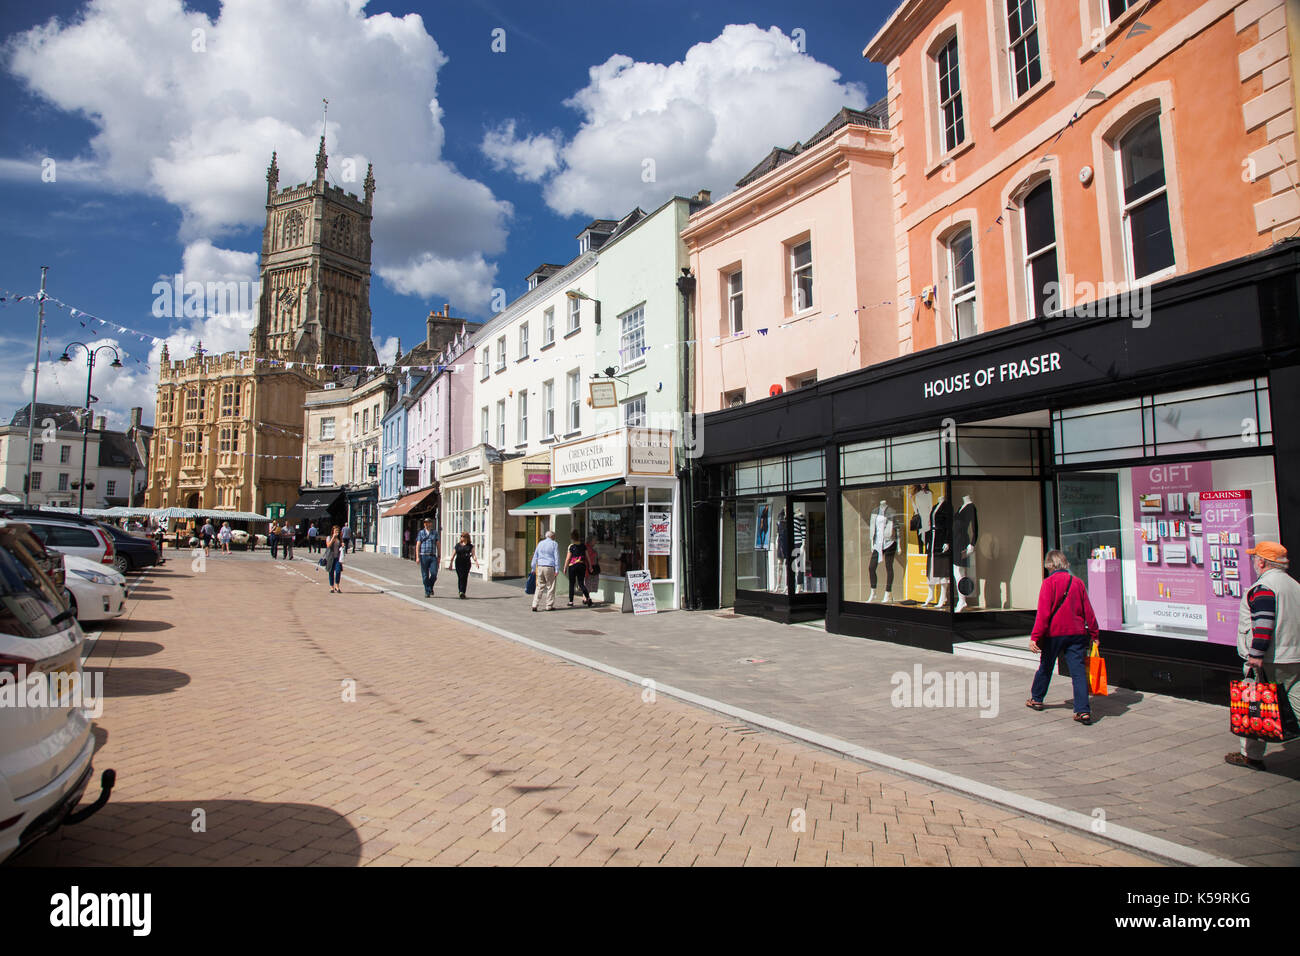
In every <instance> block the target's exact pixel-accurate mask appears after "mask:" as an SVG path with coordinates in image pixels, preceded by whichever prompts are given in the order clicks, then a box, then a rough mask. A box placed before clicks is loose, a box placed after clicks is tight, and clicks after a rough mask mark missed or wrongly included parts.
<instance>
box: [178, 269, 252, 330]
mask: <svg viewBox="0 0 1300 956" xmlns="http://www.w3.org/2000/svg"><path fill="white" fill-rule="evenodd" d="M260 292H261V282H259V281H258V280H256V279H238V280H235V279H231V280H228V281H225V282H206V283H205V282H199V281H197V280H194V279H191V280H188V281H187V280H186V278H185V273H183V272H178V273H176V274H175V275H174V276H172V277H171V278H170V279H159V280H158V281H157V282H155V283H154V284H153V289H152V294H153V296H154V300H153V316H154V318H156V319H203V318H214V317H216V316H220V315H236V314H243V315H247V314H250V313H251V312H252V311H253V309H254V307H255V306H256V304H257V297H258V295H259V294H260Z"/></svg>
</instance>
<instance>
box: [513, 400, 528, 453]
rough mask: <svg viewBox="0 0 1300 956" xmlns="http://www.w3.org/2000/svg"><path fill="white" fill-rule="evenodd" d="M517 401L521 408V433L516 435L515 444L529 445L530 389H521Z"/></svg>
mask: <svg viewBox="0 0 1300 956" xmlns="http://www.w3.org/2000/svg"><path fill="white" fill-rule="evenodd" d="M517 400H518V406H519V409H518V411H519V432H518V434H517V435H515V443H516V444H518V445H526V444H527V443H528V389H526V388H521V389H520V390H519V395H518V396H517Z"/></svg>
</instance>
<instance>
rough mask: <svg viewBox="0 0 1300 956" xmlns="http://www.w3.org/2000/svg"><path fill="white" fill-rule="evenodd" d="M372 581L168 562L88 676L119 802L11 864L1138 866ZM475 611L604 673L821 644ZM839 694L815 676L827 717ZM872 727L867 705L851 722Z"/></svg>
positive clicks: (750, 678)
mask: <svg viewBox="0 0 1300 956" xmlns="http://www.w3.org/2000/svg"><path fill="white" fill-rule="evenodd" d="M363 565H365V566H366V567H368V568H369V569H370V570H372V571H373V572H374V573H376V574H384V576H386V577H389V579H390V580H395V581H396V580H400V579H401V578H403V577H409V576H410V575H411V574H412V573H413V572H414V568H413V567H412V566H411V565H409V564H406V563H404V562H401V561H398V560H397V559H393V558H384V557H378V556H373V555H366V556H356V557H355V558H354V559H353V561H352V562H351V563H350V564H349V570H348V572H347V574H346V575H345V579H344V586H345V589H346V593H344V594H343V595H338V596H335V595H330V594H329V593H328V592H327V589H326V586H325V583H324V574H323V572H321V571H319V570H318V569H317V568H316V567H315V566H314V562H312V561H310V560H303V559H301V558H300V559H299V560H296V561H294V562H291V563H286V562H272V561H271V560H270V559H269V557H268V556H266V555H264V554H260V555H236V556H234V557H229V558H221V557H213V558H211V559H209V561H208V563H207V570H206V571H204V572H202V573H198V572H196V571H194V570H193V569H192V568H191V567H190V565H189V562H188V561H187V560H185V559H184V558H183V557H182V558H180V559H173V560H171V561H169V562H168V564H167V565H166V566H165V568H163V569H161V570H156V571H154V572H151V573H150V575H149V576H148V577H147V578H146V579H145V581H144V582H143V583H142V585H141V586H140V587H139V588H138V589H137V590H136V592H135V594H134V595H133V598H132V601H131V607H130V610H129V617H128V618H126V619H123V620H121V621H118V622H116V623H115V624H114V625H112V626H110V627H109V628H108V629H106V630H105V632H104V634H103V635H102V637H101V638H100V639H99V640H98V642H97V643H96V645H95V647H94V651H93V654H92V655H91V656H90V658H89V660H88V666H89V667H91V668H93V669H102V670H103V671H104V672H105V675H106V678H105V683H106V695H107V700H106V702H105V708H104V714H103V716H102V718H101V719H100V720H99V721H98V725H99V730H98V734H99V738H100V750H99V755H98V756H97V758H96V765H97V768H99V769H101V770H102V769H104V768H107V767H113V768H115V769H116V770H117V773H118V787H117V789H116V791H115V792H114V796H113V800H112V802H111V803H110V804H109V806H108V807H107V808H106V809H105V810H104V811H102V812H101V813H99V814H98V815H97V816H95V817H93V818H91V819H90V820H89V821H88V822H86V823H84V824H81V825H79V826H77V827H71V828H67V829H65V830H64V831H63V832H62V835H61V836H58V837H55V838H53V839H51V840H49V841H47V842H46V843H44V844H43V845H40V846H38V847H37V848H36V849H35V850H34V851H33V852H32V853H30V854H29V855H28V856H26V857H25V858H24V861H23V862H24V864H25V865H40V864H44V865H50V864H80V865H86V864H92V865H93V864H123V865H149V864H164V865H172V864H175V865H192V864H225V865H238V864H253V863H273V864H304V863H310V864H325V865H357V864H367V865H369V864H376V865H394V866H395V865H407V864H425V863H435V864H469V865H480V864H481V865H512V864H519V863H523V864H527V865H551V864H579V865H583V864H594V865H603V864H610V865H639V864H656V863H663V864H680V865H692V864H694V865H707V864H713V865H741V864H744V865H771V864H808V865H828V864H830V865H834V864H861V865H907V866H912V865H1032V866H1037V865H1057V864H1064V865H1071V864H1101V865H1106V864H1137V865H1142V864H1147V863H1150V862H1152V861H1151V860H1149V859H1148V858H1146V857H1143V856H1139V855H1137V854H1134V853H1131V852H1128V851H1126V850H1123V849H1118V848H1116V847H1115V845H1114V844H1113V843H1110V842H1107V841H1103V840H1099V839H1095V838H1093V837H1092V836H1089V835H1087V834H1085V833H1081V832H1078V831H1074V830H1069V829H1067V828H1062V827H1058V826H1054V825H1050V824H1046V823H1043V822H1040V821H1039V820H1036V819H1031V818H1026V817H1024V816H1023V815H1021V814H1019V813H1017V812H1016V811H1014V810H1011V809H1007V808H1005V807H998V806H994V805H991V804H988V803H984V802H981V801H977V800H975V799H972V798H970V797H967V796H963V795H960V794H955V793H952V792H950V791H947V790H944V789H941V788H939V787H936V786H934V785H932V784H929V783H925V782H921V781H917V780H914V779H908V778H905V777H901V776H897V775H895V774H892V773H889V772H886V771H883V770H880V769H876V768H874V767H870V766H867V765H865V764H863V763H860V762H857V761H854V760H850V759H847V758H845V757H842V756H838V755H834V754H829V753H827V752H826V751H824V750H821V749H817V748H815V747H812V746H809V745H807V744H804V743H801V742H798V741H793V740H790V739H787V738H785V737H780V736H776V735H774V734H771V733H768V732H766V731H761V730H756V729H754V728H753V727H751V726H747V725H745V724H743V723H739V722H737V721H736V720H734V719H730V718H727V717H724V716H721V715H719V714H717V713H716V712H711V711H709V710H705V709H701V708H698V707H695V706H691V705H689V704H686V703H682V702H680V701H677V700H674V699H672V698H670V697H669V696H667V695H665V694H662V693H660V694H652V693H650V692H649V689H648V688H646V687H643V686H641V685H640V684H637V683H630V682H628V681H625V680H619V679H617V678H615V677H611V676H608V675H606V674H602V673H597V672H595V671H593V670H591V669H589V668H585V667H580V666H576V665H574V664H572V663H570V662H566V661H564V660H562V659H560V658H558V657H556V656H554V655H551V654H547V653H544V652H542V651H539V650H536V649H533V648H530V647H527V646H523V645H521V644H520V643H518V642H515V641H511V640H508V639H506V638H505V637H503V636H499V635H497V634H494V633H491V632H489V631H487V630H484V629H483V628H480V627H476V626H473V625H471V624H468V623H464V622H461V621H458V620H455V619H452V618H450V617H448V616H446V615H445V614H440V613H436V612H433V611H430V610H429V609H428V608H427V607H421V606H419V605H420V604H421V603H422V601H410V600H402V599H398V598H395V597H393V596H392V595H391V594H385V593H381V592H379V591H377V590H374V589H372V588H368V587H360V586H358V581H360V580H363V579H364V576H363V575H361V574H359V573H357V570H359V569H360V568H361V566H363ZM370 580H372V581H375V583H378V581H377V579H370ZM411 580H414V579H413V578H412V579H411ZM444 583H445V582H444ZM391 589H392V590H394V591H399V592H400V591H405V592H406V593H408V594H414V595H418V594H419V593H420V592H419V589H418V587H416V588H412V587H411V586H410V583H409V582H405V583H401V584H400V585H399V586H397V587H393V588H391ZM473 590H474V592H475V593H474V595H473V599H472V600H469V601H454V600H448V599H447V598H446V597H445V596H441V595H440V596H439V597H436V598H435V599H434V603H436V604H440V605H444V606H447V607H451V608H453V609H454V610H456V611H458V612H463V613H470V614H481V615H482V616H484V617H494V618H500V619H505V618H507V617H510V616H514V617H521V616H522V618H523V619H524V620H523V623H525V624H533V625H535V626H534V628H533V631H531V632H530V633H532V636H535V637H538V636H540V637H544V638H545V639H546V640H548V641H549V640H553V639H558V634H559V632H561V631H564V632H567V631H571V630H582V631H596V632H598V633H595V634H590V633H588V634H583V635H576V636H578V637H582V638H583V639H584V640H585V639H589V638H600V639H601V641H602V643H601V644H600V645H596V647H597V649H602V650H603V651H604V652H605V653H606V656H607V657H610V658H614V657H618V656H619V655H621V654H623V655H625V654H626V653H627V652H628V649H629V648H630V649H636V648H638V647H641V646H643V645H644V646H646V647H647V649H648V651H663V650H664V648H665V647H667V646H669V645H676V644H678V643H679V642H680V641H681V640H682V635H683V634H685V633H687V632H691V631H693V630H694V632H695V634H696V636H695V638H694V640H693V642H692V643H694V644H698V643H699V641H700V640H701V639H707V637H708V635H710V634H712V633H713V632H714V631H715V630H717V629H724V630H725V629H726V628H728V627H735V628H737V630H736V631H735V632H734V634H733V636H734V635H735V634H742V633H746V632H748V633H750V634H753V635H762V637H761V638H760V639H759V644H769V645H772V646H775V644H773V642H774V641H775V642H776V643H778V644H779V643H780V641H779V640H777V638H778V636H779V638H780V639H781V640H784V641H785V642H786V644H785V645H784V646H785V650H784V651H782V652H781V656H783V657H787V658H792V657H793V656H794V651H795V650H796V649H802V648H804V647H805V646H806V647H815V646H817V645H818V643H819V642H821V641H823V640H825V636H824V635H819V634H817V633H816V632H813V631H808V630H806V629H803V630H792V629H776V630H772V628H774V627H775V626H771V627H769V626H768V625H766V624H765V623H763V622H736V621H722V620H720V619H718V618H716V617H713V616H711V615H687V614H673V615H662V616H659V617H656V618H654V619H641V620H637V621H633V620H632V619H631V617H630V616H615V615H613V614H612V613H609V612H603V613H602V612H596V611H591V612H588V613H587V615H586V616H585V617H582V618H579V616H578V615H577V614H576V613H569V612H565V613H562V614H559V613H557V614H551V615H530V614H528V612H527V611H526V610H524V611H522V614H521V610H520V609H521V605H522V597H521V595H520V594H519V591H518V589H517V588H513V587H511V586H509V585H495V586H491V587H485V586H479V587H476V588H473ZM543 621H545V624H544V625H543V623H542V622H543ZM692 622H694V623H692ZM740 629H744V630H743V631H742V630H740ZM571 636H574V635H571ZM648 637H652V638H653V640H654V641H655V645H653V646H652V645H648V644H647V643H646V642H647V638H648ZM792 642H797V644H796V643H792ZM759 644H755V648H756V649H758V650H762V648H761V647H759ZM858 644H859V645H861V646H864V647H866V646H869V645H868V644H867V643H866V642H858ZM718 653H719V654H720V655H724V656H725V655H726V654H731V653H733V652H732V651H731V650H730V649H729V648H719V649H718ZM763 653H764V654H766V653H767V652H766V651H764V652H763ZM774 653H775V652H774ZM670 659H678V660H679V663H680V666H685V664H686V662H687V660H688V656H682V657H680V658H674V657H673V655H666V656H665V657H664V660H665V661H667V660H670ZM721 666H722V661H721V658H719V660H718V661H717V662H715V667H721ZM763 667H764V665H744V668H742V667H740V666H739V665H736V671H735V673H736V675H737V676H736V677H735V679H734V686H733V688H732V689H733V690H737V691H739V690H741V689H744V688H749V689H750V690H751V692H752V690H753V688H754V683H753V682H755V681H759V680H764V679H766V678H765V677H758V676H756V675H770V674H775V673H778V671H776V670H775V669H772V668H769V669H767V670H764V669H763ZM746 668H748V669H746ZM787 673H788V672H787ZM742 675H743V676H742ZM665 679H667V678H666V676H665ZM673 679H674V680H677V678H676V677H674V678H673ZM709 681H710V677H709V675H708V674H707V673H705V674H703V675H701V682H703V683H708V682H709ZM351 682H355V684H352V683H351ZM841 685H842V680H841V678H840V677H839V676H836V675H829V676H828V679H827V681H826V682H825V686H824V687H823V688H822V689H821V690H822V691H823V694H822V695H821V696H823V697H824V696H825V695H830V694H834V693H839V692H840V691H841V690H842V686H841ZM715 689H716V688H715ZM721 689H723V690H725V688H721ZM804 693H805V694H806V698H807V700H809V701H816V700H818V699H819V694H818V692H817V689H816V688H811V687H810V688H807V689H806V690H805V692H804ZM869 708H870V701H869V699H867V698H866V697H864V698H863V700H862V706H860V707H858V708H856V710H857V711H858V717H859V719H861V718H862V717H863V716H864V713H865V711H866V710H868V709H869ZM1022 709H1023V708H1022ZM846 716H849V715H846ZM1009 716H1010V715H1008V717H1009ZM1053 716H1059V715H1053ZM927 717H928V718H929V719H932V720H941V721H942V720H948V719H951V716H950V715H945V714H942V713H939V712H932V713H929V714H928V715H927ZM1015 717H1016V718H1018V717H1019V715H1018V714H1017V715H1015ZM985 723H988V724H992V725H994V727H996V725H997V724H998V721H986V722H985ZM1103 727H1104V725H1103ZM990 729H992V728H990ZM1094 729H1101V728H1094ZM1073 731H1074V728H1073V727H1063V728H1062V732H1063V735H1064V737H1067V738H1068V737H1070V736H1072V733H1073ZM1052 782H1053V784H1055V783H1056V782H1057V781H1052Z"/></svg>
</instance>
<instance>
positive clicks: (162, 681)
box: [86, 666, 190, 697]
mask: <svg viewBox="0 0 1300 956" xmlns="http://www.w3.org/2000/svg"><path fill="white" fill-rule="evenodd" d="M86 673H87V674H94V673H100V674H104V675H105V676H104V678H103V680H104V696H105V697H150V696H152V695H154V694H170V693H171V692H172V691H176V690H180V689H181V688H182V687H185V686H186V685H188V684H189V682H190V675H189V674H186V673H184V672H182V671H178V670H172V669H171V668H170V667H113V668H108V669H105V668H101V667H91V666H87V667H86Z"/></svg>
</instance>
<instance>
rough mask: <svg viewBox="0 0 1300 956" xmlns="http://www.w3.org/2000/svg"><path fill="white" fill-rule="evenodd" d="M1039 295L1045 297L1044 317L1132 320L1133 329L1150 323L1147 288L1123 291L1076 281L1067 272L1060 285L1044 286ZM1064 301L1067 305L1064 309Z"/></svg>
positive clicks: (1109, 284)
mask: <svg viewBox="0 0 1300 956" xmlns="http://www.w3.org/2000/svg"><path fill="white" fill-rule="evenodd" d="M1043 292H1044V294H1045V296H1046V298H1045V299H1044V301H1043V314H1044V315H1052V316H1054V315H1057V314H1061V315H1066V316H1070V317H1072V318H1078V319H1132V320H1133V328H1135V329H1145V328H1146V327H1147V326H1149V325H1150V324H1151V287H1150V286H1148V285H1137V286H1133V287H1129V288H1125V286H1124V284H1123V283H1119V282H1096V283H1093V282H1076V281H1075V278H1074V276H1073V275H1071V274H1070V273H1068V272H1067V273H1066V274H1065V280H1064V281H1063V282H1047V283H1044V285H1043ZM1067 301H1068V302H1070V303H1071V305H1069V306H1066V305H1065V303H1066V302H1067ZM1075 303H1077V304H1075Z"/></svg>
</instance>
